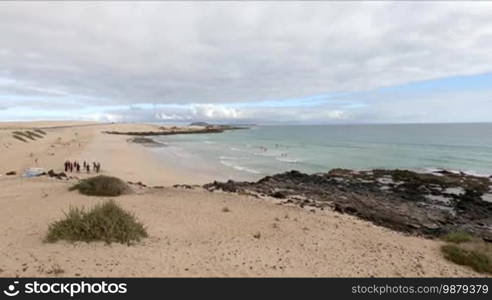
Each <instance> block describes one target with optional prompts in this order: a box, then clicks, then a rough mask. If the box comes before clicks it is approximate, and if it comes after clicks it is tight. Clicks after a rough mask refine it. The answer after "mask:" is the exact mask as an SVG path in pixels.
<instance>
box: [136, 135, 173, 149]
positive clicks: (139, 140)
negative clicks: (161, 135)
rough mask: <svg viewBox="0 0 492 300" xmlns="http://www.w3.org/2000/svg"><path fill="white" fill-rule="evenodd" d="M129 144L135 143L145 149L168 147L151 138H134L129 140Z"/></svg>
mask: <svg viewBox="0 0 492 300" xmlns="http://www.w3.org/2000/svg"><path fill="white" fill-rule="evenodd" d="M127 142H129V143H134V144H141V145H143V146H145V147H157V148H159V147H166V146H167V145H166V144H163V143H159V142H157V141H155V140H153V139H151V138H146V137H134V138H130V139H128V140H127Z"/></svg>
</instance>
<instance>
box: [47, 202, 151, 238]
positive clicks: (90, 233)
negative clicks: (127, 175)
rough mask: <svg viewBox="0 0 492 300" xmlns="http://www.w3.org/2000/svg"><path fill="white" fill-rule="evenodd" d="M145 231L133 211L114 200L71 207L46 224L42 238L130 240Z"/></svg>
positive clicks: (142, 234) (142, 236) (144, 233)
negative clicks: (59, 216) (45, 231)
mask: <svg viewBox="0 0 492 300" xmlns="http://www.w3.org/2000/svg"><path fill="white" fill-rule="evenodd" d="M147 236H148V234H147V231H146V229H145V227H144V225H143V224H142V223H140V222H139V221H138V220H137V219H136V217H135V215H134V214H132V213H130V212H128V211H126V210H124V209H123V208H121V207H120V206H119V205H118V204H116V202H115V201H114V200H109V201H106V202H104V203H101V204H98V205H96V206H94V207H93V208H92V209H90V210H88V211H86V210H85V209H84V208H74V207H72V208H70V210H69V211H68V213H65V218H64V219H62V220H59V221H56V222H53V223H52V224H50V225H49V228H48V234H47V235H46V238H45V241H46V242H49V243H53V242H56V241H58V240H67V241H70V242H75V241H83V242H92V241H104V242H106V243H108V244H110V243H113V242H117V243H122V244H128V245H130V244H132V243H134V242H138V241H140V239H142V238H145V237H147Z"/></svg>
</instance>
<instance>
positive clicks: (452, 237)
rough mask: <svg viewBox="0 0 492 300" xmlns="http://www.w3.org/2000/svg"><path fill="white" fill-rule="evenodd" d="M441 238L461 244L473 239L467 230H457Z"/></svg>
mask: <svg viewBox="0 0 492 300" xmlns="http://www.w3.org/2000/svg"><path fill="white" fill-rule="evenodd" d="M441 239H442V240H444V241H446V242H450V243H456V244H459V243H464V242H469V241H471V240H472V236H471V235H470V234H469V233H467V232H461V231H456V232H450V233H448V234H446V235H444V236H442V237H441Z"/></svg>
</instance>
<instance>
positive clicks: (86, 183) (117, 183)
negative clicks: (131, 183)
mask: <svg viewBox="0 0 492 300" xmlns="http://www.w3.org/2000/svg"><path fill="white" fill-rule="evenodd" d="M70 190H71V191H74V190H78V191H79V192H80V193H81V194H84V195H89V196H109V197H114V196H120V195H123V194H126V193H128V192H129V191H130V188H129V187H128V185H127V184H126V183H125V182H124V181H123V180H121V179H119V178H116V177H111V176H104V175H99V176H96V177H91V178H87V179H83V180H81V181H80V182H79V183H77V184H76V185H74V186H72V187H71V188H70Z"/></svg>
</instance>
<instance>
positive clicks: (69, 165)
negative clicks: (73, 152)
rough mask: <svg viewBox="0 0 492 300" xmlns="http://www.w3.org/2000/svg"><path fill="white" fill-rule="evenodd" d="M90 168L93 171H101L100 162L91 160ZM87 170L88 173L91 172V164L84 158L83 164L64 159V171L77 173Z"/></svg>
mask: <svg viewBox="0 0 492 300" xmlns="http://www.w3.org/2000/svg"><path fill="white" fill-rule="evenodd" d="M92 170H93V171H94V172H95V173H99V172H101V163H99V162H92ZM81 171H82V172H83V171H85V172H87V173H90V172H91V164H90V163H88V162H86V161H85V160H84V162H83V164H82V165H80V163H79V162H78V161H73V162H72V161H68V160H67V161H66V162H65V172H77V173H80V172H81Z"/></svg>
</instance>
